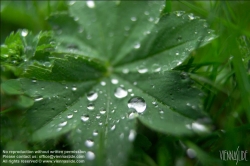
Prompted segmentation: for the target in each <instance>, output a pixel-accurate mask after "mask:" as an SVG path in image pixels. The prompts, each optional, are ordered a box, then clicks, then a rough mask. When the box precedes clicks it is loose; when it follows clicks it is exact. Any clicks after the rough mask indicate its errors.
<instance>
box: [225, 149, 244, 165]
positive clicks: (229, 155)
mask: <svg viewBox="0 0 250 166" xmlns="http://www.w3.org/2000/svg"><path fill="white" fill-rule="evenodd" d="M247 153H248V152H247V150H239V146H238V147H237V150H220V159H221V160H223V161H230V160H231V161H236V165H237V164H238V162H239V161H248V160H247Z"/></svg>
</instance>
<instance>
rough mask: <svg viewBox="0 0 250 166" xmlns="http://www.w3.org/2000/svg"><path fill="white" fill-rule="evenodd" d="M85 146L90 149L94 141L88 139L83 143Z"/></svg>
mask: <svg viewBox="0 0 250 166" xmlns="http://www.w3.org/2000/svg"><path fill="white" fill-rule="evenodd" d="M85 145H86V146H87V147H89V148H90V147H92V146H94V141H93V140H90V139H88V140H86V141H85Z"/></svg>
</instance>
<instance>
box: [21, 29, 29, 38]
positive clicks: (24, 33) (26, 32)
mask: <svg viewBox="0 0 250 166" xmlns="http://www.w3.org/2000/svg"><path fill="white" fill-rule="evenodd" d="M21 35H22V36H23V37H26V36H27V35H28V30H27V29H23V30H22V32H21Z"/></svg>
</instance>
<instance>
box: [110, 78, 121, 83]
mask: <svg viewBox="0 0 250 166" xmlns="http://www.w3.org/2000/svg"><path fill="white" fill-rule="evenodd" d="M118 82H119V81H118V80H117V79H115V78H113V79H111V83H112V84H118Z"/></svg>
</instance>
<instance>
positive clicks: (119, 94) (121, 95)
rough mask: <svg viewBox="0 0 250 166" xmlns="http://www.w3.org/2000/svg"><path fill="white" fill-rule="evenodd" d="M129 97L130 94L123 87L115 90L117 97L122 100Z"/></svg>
mask: <svg viewBox="0 0 250 166" xmlns="http://www.w3.org/2000/svg"><path fill="white" fill-rule="evenodd" d="M127 95H128V92H127V91H126V90H125V89H123V88H121V87H118V88H116V89H115V97H117V98H119V99H120V98H124V97H126V96H127Z"/></svg>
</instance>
